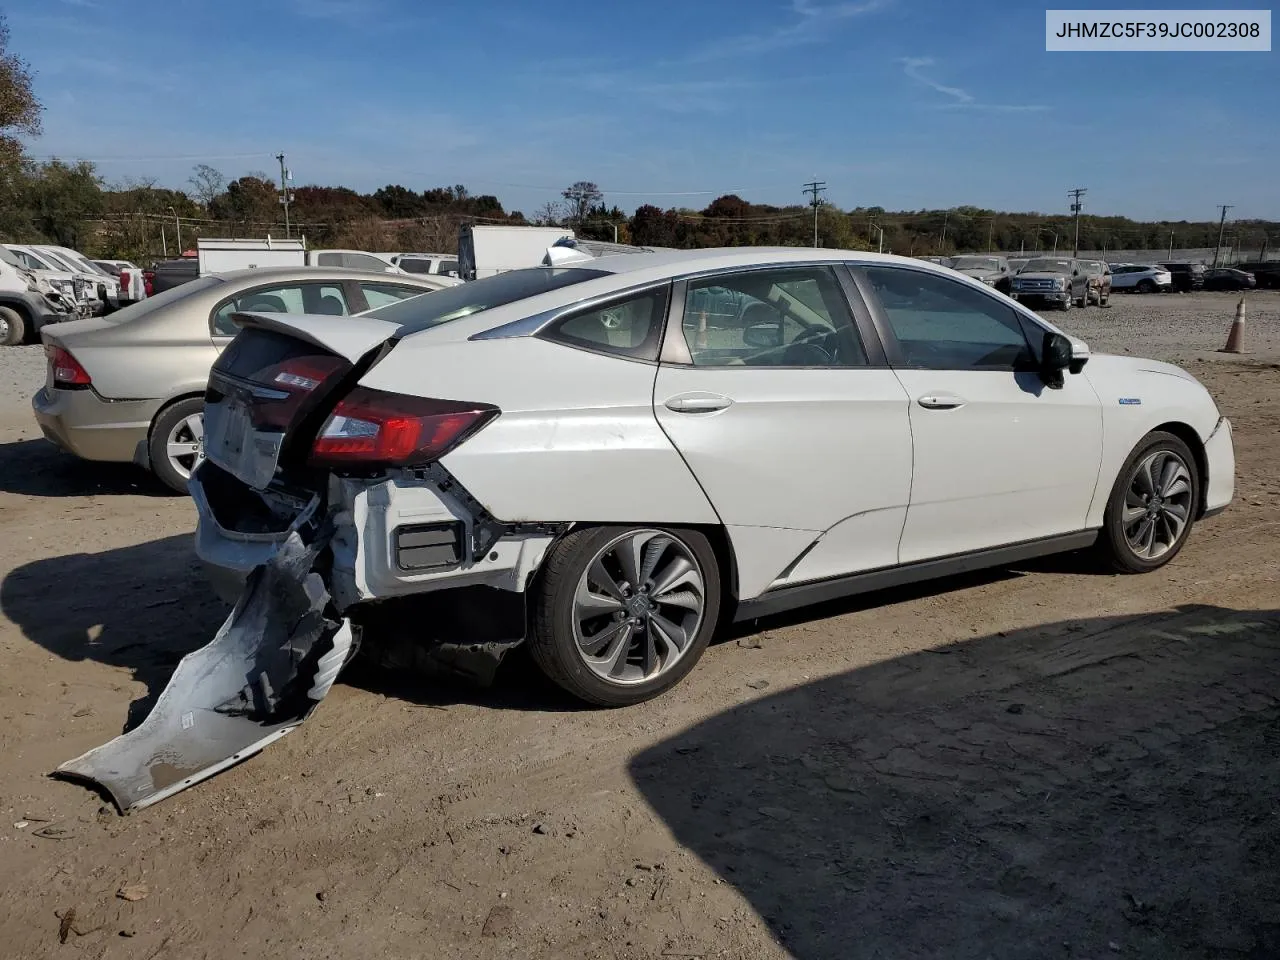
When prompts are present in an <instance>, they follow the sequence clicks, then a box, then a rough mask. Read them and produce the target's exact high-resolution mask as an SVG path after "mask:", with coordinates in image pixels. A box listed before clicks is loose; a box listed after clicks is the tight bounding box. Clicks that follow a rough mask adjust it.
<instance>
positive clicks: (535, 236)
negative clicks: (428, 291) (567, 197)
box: [458, 223, 574, 280]
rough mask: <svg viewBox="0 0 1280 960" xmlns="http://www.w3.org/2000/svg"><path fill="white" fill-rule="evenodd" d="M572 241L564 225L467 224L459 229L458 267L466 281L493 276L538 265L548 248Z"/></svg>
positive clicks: (570, 233) (572, 236)
mask: <svg viewBox="0 0 1280 960" xmlns="http://www.w3.org/2000/svg"><path fill="white" fill-rule="evenodd" d="M564 239H568V240H572V239H574V233H573V231H572V230H569V229H566V228H561V227H504V226H485V225H482V224H471V223H464V224H463V225H462V226H460V227H459V228H458V267H459V271H460V275H461V277H462V279H464V280H475V279H478V278H480V277H492V276H494V275H495V274H499V273H504V272H505V271H507V270H520V269H523V268H525V267H536V266H537V265H538V264H540V263H542V258H543V257H544V256H546V254H547V248H548V247H550V246H551V245H552V244H554V243H556V242H557V241H559V240H564Z"/></svg>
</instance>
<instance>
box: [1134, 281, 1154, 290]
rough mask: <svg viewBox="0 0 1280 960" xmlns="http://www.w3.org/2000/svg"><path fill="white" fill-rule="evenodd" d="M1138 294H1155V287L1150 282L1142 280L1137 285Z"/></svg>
mask: <svg viewBox="0 0 1280 960" xmlns="http://www.w3.org/2000/svg"><path fill="white" fill-rule="evenodd" d="M1138 292H1139V293H1155V292H1156V285H1155V283H1154V282H1153V281H1151V280H1143V281H1142V282H1141V283H1139V284H1138Z"/></svg>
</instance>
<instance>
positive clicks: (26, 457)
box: [0, 439, 176, 497]
mask: <svg viewBox="0 0 1280 960" xmlns="http://www.w3.org/2000/svg"><path fill="white" fill-rule="evenodd" d="M0 491H4V492H5V493H17V494H21V495H23V496H26V497H87V496H94V495H108V496H110V495H115V494H125V493H129V494H135V495H137V496H156V497H172V496H176V494H175V493H174V492H173V491H172V490H170V489H168V488H167V487H165V486H164V485H163V484H162V483H160V481H158V480H157V479H156V478H155V477H154V476H153V475H152V474H151V473H150V472H149V471H147V470H144V469H142V468H141V467H137V466H134V465H133V464H131V463H98V462H96V461H92V460H81V459H80V458H79V457H73V456H72V455H71V454H69V453H64V452H62V451H61V450H59V449H58V448H57V447H55V446H54V445H53V444H52V443H50V442H49V441H48V440H43V439H41V440H14V441H12V442H9V443H0Z"/></svg>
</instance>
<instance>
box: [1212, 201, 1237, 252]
mask: <svg viewBox="0 0 1280 960" xmlns="http://www.w3.org/2000/svg"><path fill="white" fill-rule="evenodd" d="M1219 206H1221V207H1222V219H1221V220H1219V221H1218V245H1217V246H1216V247H1214V248H1213V265H1214V266H1215V267H1216V266H1217V265H1218V254H1219V253H1221V252H1222V233H1223V231H1224V230H1225V229H1226V227H1227V211H1228V210H1230V209H1231V208H1232V207H1234V206H1235V204H1234V203H1223V204H1220V205H1219Z"/></svg>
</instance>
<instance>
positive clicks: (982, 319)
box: [865, 267, 1034, 370]
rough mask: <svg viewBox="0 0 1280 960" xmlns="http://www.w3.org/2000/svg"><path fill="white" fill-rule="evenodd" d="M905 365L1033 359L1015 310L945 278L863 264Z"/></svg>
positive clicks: (1008, 366) (995, 364)
mask: <svg viewBox="0 0 1280 960" xmlns="http://www.w3.org/2000/svg"><path fill="white" fill-rule="evenodd" d="M865 273H866V277H867V279H868V280H869V281H870V283H871V287H872V289H873V290H874V291H875V294H876V297H877V298H878V299H879V301H880V307H881V309H882V310H883V312H884V316H885V319H886V320H887V321H888V324H889V328H890V329H891V330H892V331H893V335H894V337H895V338H896V339H897V341H898V345H899V347H900V348H901V350H902V357H903V361H904V363H905V365H906V366H911V367H924V368H926V369H930V370H992V369H995V370H1014V369H1023V368H1025V367H1027V366H1028V365H1030V364H1032V363H1033V362H1034V354H1033V352H1032V350H1031V349H1030V347H1029V346H1028V344H1027V337H1026V335H1025V334H1024V332H1023V326H1022V321H1021V320H1020V319H1019V317H1018V313H1017V311H1015V310H1014V309H1013V308H1012V307H1010V306H1007V305H1006V304H1004V303H1001V302H1000V301H999V300H997V299H996V298H995V297H992V296H990V295H988V294H986V293H983V292H982V291H981V290H975V289H973V288H972V287H970V286H968V285H967V284H963V283H958V282H957V281H955V280H951V279H948V278H946V277H940V276H935V275H934V274H930V273H925V272H923V271H920V270H906V269H902V268H898V267H866V268H865Z"/></svg>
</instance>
